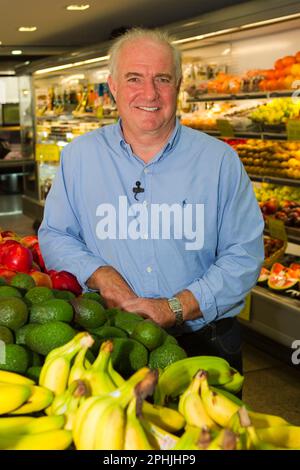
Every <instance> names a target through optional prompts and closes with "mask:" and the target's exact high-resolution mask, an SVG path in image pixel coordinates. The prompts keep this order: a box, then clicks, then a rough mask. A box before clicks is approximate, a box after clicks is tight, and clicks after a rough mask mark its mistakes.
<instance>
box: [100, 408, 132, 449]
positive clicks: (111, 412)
mask: <svg viewBox="0 0 300 470" xmlns="http://www.w3.org/2000/svg"><path fill="white" fill-rule="evenodd" d="M125 423H126V415H125V410H124V408H122V407H121V406H120V405H118V404H117V403H111V404H109V405H108V406H107V407H106V408H105V410H104V411H103V413H102V416H101V419H99V421H98V423H97V426H96V433H95V442H94V447H93V449H94V450H123V449H124V436H125Z"/></svg>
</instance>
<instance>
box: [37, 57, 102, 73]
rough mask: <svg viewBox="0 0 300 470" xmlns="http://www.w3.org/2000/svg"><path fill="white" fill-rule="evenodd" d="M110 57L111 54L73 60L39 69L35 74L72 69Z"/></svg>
mask: <svg viewBox="0 0 300 470" xmlns="http://www.w3.org/2000/svg"><path fill="white" fill-rule="evenodd" d="M108 59H109V55H104V56H102V57H95V59H87V60H81V61H80V62H73V63H71V64H65V65H57V66H55V67H48V68H47V69H41V70H37V71H36V72H34V74H35V75H41V74H43V73H48V72H56V71H58V70H64V69H71V68H73V67H79V66H80V65H87V64H93V63H95V62H102V61H104V60H108Z"/></svg>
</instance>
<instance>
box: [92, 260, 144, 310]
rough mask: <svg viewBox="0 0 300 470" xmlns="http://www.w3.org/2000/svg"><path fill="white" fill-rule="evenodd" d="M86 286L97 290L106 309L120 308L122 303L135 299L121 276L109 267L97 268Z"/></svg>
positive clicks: (134, 295)
mask: <svg viewBox="0 0 300 470" xmlns="http://www.w3.org/2000/svg"><path fill="white" fill-rule="evenodd" d="M87 286H88V287H90V288H91V289H95V290H99V292H100V293H101V296H102V297H103V299H104V301H105V303H106V306H107V307H108V308H112V307H121V304H122V302H124V301H126V300H129V299H134V298H136V297H137V296H136V294H135V293H134V292H133V290H132V289H131V287H130V286H129V285H128V284H127V282H126V281H125V279H124V278H123V277H122V276H121V274H119V273H118V271H116V270H115V269H114V268H113V267H111V266H103V267H101V268H98V269H97V271H95V272H94V273H93V274H92V276H91V277H90V278H89V279H88V281H87Z"/></svg>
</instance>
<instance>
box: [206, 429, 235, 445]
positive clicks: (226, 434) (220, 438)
mask: <svg viewBox="0 0 300 470" xmlns="http://www.w3.org/2000/svg"><path fill="white" fill-rule="evenodd" d="M236 442H237V436H236V435H235V433H233V432H232V431H230V429H226V428H224V429H221V431H219V432H218V434H217V436H216V437H215V438H214V439H213V440H212V441H211V443H210V444H209V445H208V446H207V447H206V450H235V449H236Z"/></svg>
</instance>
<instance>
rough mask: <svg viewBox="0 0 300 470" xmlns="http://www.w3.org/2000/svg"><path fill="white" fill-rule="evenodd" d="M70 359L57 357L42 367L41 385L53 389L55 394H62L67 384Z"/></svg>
mask: <svg viewBox="0 0 300 470" xmlns="http://www.w3.org/2000/svg"><path fill="white" fill-rule="evenodd" d="M69 372H70V361H69V359H67V358H65V357H56V358H53V359H51V360H49V361H47V362H45V364H44V365H43V367H42V370H41V375H40V378H39V385H40V386H42V387H45V388H48V389H49V390H51V391H52V392H53V393H54V395H61V394H62V393H63V392H64V391H65V389H66V386H67V383H68V377H69Z"/></svg>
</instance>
